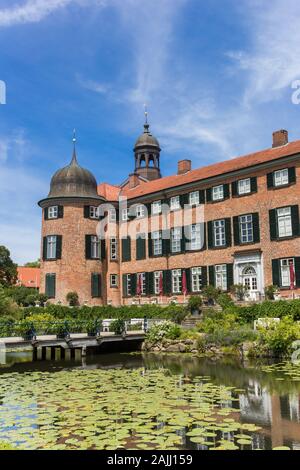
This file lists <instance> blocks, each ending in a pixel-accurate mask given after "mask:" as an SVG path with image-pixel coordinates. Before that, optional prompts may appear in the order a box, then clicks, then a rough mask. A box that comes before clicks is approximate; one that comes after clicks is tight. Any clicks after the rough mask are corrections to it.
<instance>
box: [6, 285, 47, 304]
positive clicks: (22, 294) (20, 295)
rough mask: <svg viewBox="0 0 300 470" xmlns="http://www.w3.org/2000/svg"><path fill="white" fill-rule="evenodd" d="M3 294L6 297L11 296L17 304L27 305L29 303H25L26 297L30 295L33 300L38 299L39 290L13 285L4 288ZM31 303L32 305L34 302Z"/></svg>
mask: <svg viewBox="0 0 300 470" xmlns="http://www.w3.org/2000/svg"><path fill="white" fill-rule="evenodd" d="M5 295H6V296H7V297H11V298H12V299H13V300H14V301H15V302H16V303H17V304H18V305H20V306H25V307H27V306H28V305H29V304H28V303H27V298H28V297H29V296H30V298H31V296H34V297H35V300H38V297H39V291H38V290H37V289H33V288H32V287H25V286H13V287H10V288H8V289H5ZM31 305H34V303H33V304H31Z"/></svg>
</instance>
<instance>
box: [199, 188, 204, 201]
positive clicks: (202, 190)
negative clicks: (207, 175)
mask: <svg viewBox="0 0 300 470" xmlns="http://www.w3.org/2000/svg"><path fill="white" fill-rule="evenodd" d="M199 202H200V204H205V191H204V189H200V191H199Z"/></svg>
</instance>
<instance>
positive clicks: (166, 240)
mask: <svg viewBox="0 0 300 470" xmlns="http://www.w3.org/2000/svg"><path fill="white" fill-rule="evenodd" d="M161 235H162V254H163V256H168V255H169V254H170V253H171V246H170V230H163V231H162V232H161Z"/></svg>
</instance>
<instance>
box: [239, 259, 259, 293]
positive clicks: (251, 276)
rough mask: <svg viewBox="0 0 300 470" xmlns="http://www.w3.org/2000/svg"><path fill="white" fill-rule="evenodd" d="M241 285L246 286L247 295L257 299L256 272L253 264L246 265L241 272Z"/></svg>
mask: <svg viewBox="0 0 300 470" xmlns="http://www.w3.org/2000/svg"><path fill="white" fill-rule="evenodd" d="M242 279H243V285H244V286H245V287H246V288H247V296H248V297H250V299H253V300H255V299H257V296H258V288H257V273H256V270H255V269H254V267H253V266H246V267H245V268H244V269H243V272H242Z"/></svg>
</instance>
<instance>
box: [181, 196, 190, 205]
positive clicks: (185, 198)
mask: <svg viewBox="0 0 300 470" xmlns="http://www.w3.org/2000/svg"><path fill="white" fill-rule="evenodd" d="M188 203H189V193H186V194H181V195H180V205H181V207H182V208H184V206H185V205H187V204H188Z"/></svg>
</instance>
